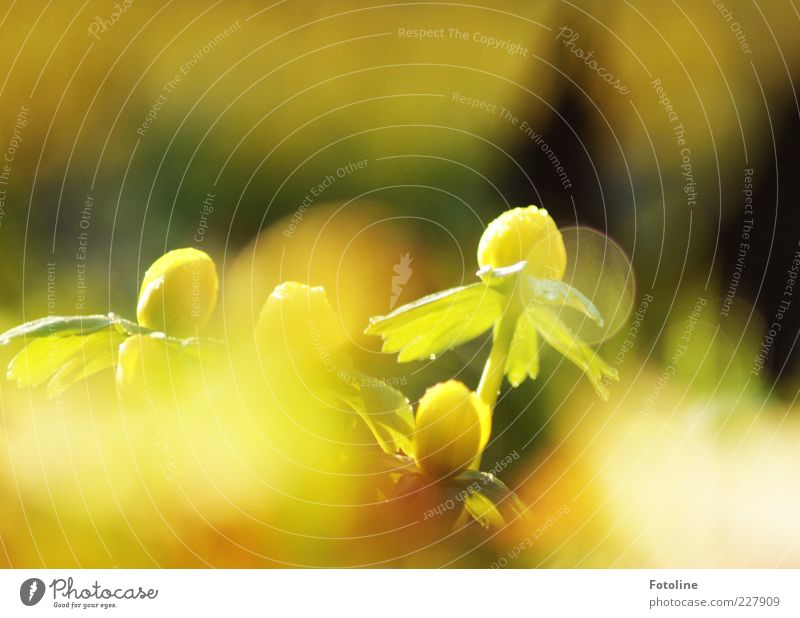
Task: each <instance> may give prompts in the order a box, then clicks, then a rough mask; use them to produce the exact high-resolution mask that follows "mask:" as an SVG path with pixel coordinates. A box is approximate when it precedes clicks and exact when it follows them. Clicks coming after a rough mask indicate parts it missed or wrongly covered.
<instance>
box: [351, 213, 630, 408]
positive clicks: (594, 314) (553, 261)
mask: <svg viewBox="0 0 800 618" xmlns="http://www.w3.org/2000/svg"><path fill="white" fill-rule="evenodd" d="M478 262H479V264H480V266H481V269H480V270H479V271H478V273H477V275H478V276H479V277H480V278H481V282H480V283H473V284H470V285H465V286H461V287H457V288H451V289H449V290H444V291H442V292H436V293H434V294H429V295H428V296H425V297H423V298H421V299H419V300H417V301H414V302H411V303H408V304H406V305H403V306H402V307H400V308H398V309H395V310H394V311H392V313H390V314H389V315H385V316H376V317H373V318H370V324H369V326H368V327H367V329H366V331H365V332H366V333H367V334H370V335H380V336H381V337H383V348H382V349H383V351H384V352H398V353H399V354H398V360H399V361H400V362H407V361H414V360H422V359H427V358H432V357H435V356H436V355H437V354H440V353H441V352H443V351H445V350H449V349H451V348H454V347H456V346H458V345H461V344H462V343H465V342H467V341H469V340H471V339H474V338H476V337H478V336H479V335H481V334H482V333H484V332H486V331H487V330H489V329H492V349H491V352H490V355H489V358H488V360H487V363H486V366H485V368H484V373H483V376H482V377H481V383H480V385H479V386H478V393H479V395H480V396H481V398H482V399H483V400H484V401H486V402H487V403H489V404H490V406H491V407H494V404H495V403H496V400H497V395H498V393H499V391H500V387H501V385H502V381H503V376H504V375H507V376H508V379H509V382H510V383H511V385H512V386H519V385H520V384H522V382H523V381H524V380H525V379H526V378H528V377H530V378H532V379H535V378H536V376H537V375H538V372H539V348H540V345H539V337H541V338H542V339H543V340H544V341H545V342H547V343H548V344H549V345H550V346H552V347H553V348H555V349H556V350H557V351H558V352H560V353H561V354H562V355H564V356H565V357H566V358H567V359H569V360H570V361H571V362H573V363H575V364H576V365H577V366H578V367H580V368H581V369H582V370H583V371H584V372H585V373H586V375H587V376H588V377H589V379H590V380H591V382H592V386H594V388H595V390H596V391H597V393H598V394H599V395H600V397H602V398H603V399H608V396H609V392H608V387H607V385H606V382H607V381H609V380H617V379H618V376H617V371H616V369H614V368H613V367H611V366H610V365H608V363H606V362H605V361H604V360H603V359H602V358H600V356H598V355H597V354H596V353H595V351H594V350H592V349H591V348H590V347H589V345H588V344H587V343H586V342H584V341H583V340H582V339H581V338H580V337H579V336H578V335H577V333H575V332H573V331H572V330H571V329H570V328H569V327H568V326H567V324H565V323H564V322H563V321H562V320H561V318H560V313H561V310H562V309H567V308H568V309H570V310H576V311H579V312H581V313H583V314H584V315H585V316H586V317H588V318H589V319H591V320H592V321H593V322H595V323H596V324H597V325H598V326H599V327H602V326H603V324H604V320H603V316H602V315H601V314H600V311H599V310H598V309H597V307H596V306H595V305H594V304H593V303H592V302H591V301H590V300H589V299H588V298H587V297H586V296H584V295H583V294H582V293H581V292H580V291H579V290H576V289H575V288H573V287H572V286H570V285H569V284H568V283H565V282H563V281H561V278H562V277H563V276H564V272H565V270H566V264H567V252H566V248H565V246H564V240H563V238H562V236H561V232H559V230H558V228H557V227H556V224H555V222H554V221H553V219H552V217H550V215H549V214H547V211H546V210H544V209H543V208H537V207H536V206H527V207H524V208H514V209H512V210H509V211H506V212H504V213H503V214H501V215H500V216H499V217H497V219H495V220H494V221H492V222H491V223H489V225H488V226H487V228H486V230H485V231H484V233H483V236H481V240H480V243H479V246H478Z"/></svg>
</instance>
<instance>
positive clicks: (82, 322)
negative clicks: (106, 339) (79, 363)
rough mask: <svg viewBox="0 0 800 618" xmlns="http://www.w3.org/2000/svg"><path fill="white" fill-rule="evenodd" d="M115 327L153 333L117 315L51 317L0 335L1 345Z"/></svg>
mask: <svg viewBox="0 0 800 618" xmlns="http://www.w3.org/2000/svg"><path fill="white" fill-rule="evenodd" d="M111 326H114V327H116V328H117V330H119V331H120V332H122V333H126V334H128V335H139V334H145V333H149V332H151V331H150V329H147V328H143V327H141V326H139V325H138V324H136V323H135V322H131V321H130V320H126V319H125V318H122V317H120V316H118V315H116V314H115V313H109V314H107V315H70V316H59V315H51V316H48V317H46V318H39V319H38V320H33V321H31V322H25V324H20V325H19V326H15V327H14V328H11V329H9V330H7V331H6V332H4V333H3V334H2V335H0V345H5V344H7V343H9V342H10V341H12V340H14V339H20V338H37V337H69V336H72V335H83V336H85V335H91V334H92V333H96V332H98V331H101V330H103V329H105V328H109V327H111Z"/></svg>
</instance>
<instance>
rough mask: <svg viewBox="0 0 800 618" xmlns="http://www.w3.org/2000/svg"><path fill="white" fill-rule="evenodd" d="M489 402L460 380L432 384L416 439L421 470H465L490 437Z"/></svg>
mask: <svg viewBox="0 0 800 618" xmlns="http://www.w3.org/2000/svg"><path fill="white" fill-rule="evenodd" d="M490 432H491V411H490V410H489V406H488V405H487V404H486V403H485V402H484V401H483V400H482V399H481V398H480V397H478V396H477V395H476V394H475V393H473V392H472V391H471V390H469V389H468V388H467V387H466V386H464V385H463V384H462V383H461V382H457V381H455V380H450V381H449V382H443V383H441V384H437V385H436V386H432V387H431V388H429V389H428V390H427V391H426V392H425V395H424V396H423V397H422V399H420V401H419V407H418V408H417V417H416V424H415V427H414V443H415V444H416V454H415V460H416V462H417V465H418V466H419V468H420V470H422V471H423V472H424V473H425V474H428V475H429V476H433V477H447V476H452V475H454V474H458V473H459V472H463V471H464V470H466V469H467V468H468V467H469V466H470V464H471V463H472V462H473V461H474V460H475V458H476V457H477V456H478V454H479V453H480V452H481V451H482V450H483V448H484V447H485V446H486V443H487V442H488V441H489V434H490Z"/></svg>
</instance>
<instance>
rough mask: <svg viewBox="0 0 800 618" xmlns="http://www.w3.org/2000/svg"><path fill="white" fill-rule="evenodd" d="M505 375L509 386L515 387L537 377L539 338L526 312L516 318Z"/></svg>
mask: <svg viewBox="0 0 800 618" xmlns="http://www.w3.org/2000/svg"><path fill="white" fill-rule="evenodd" d="M505 373H506V375H507V376H508V381H509V383H510V384H511V386H514V387H517V386H519V385H520V384H522V383H523V382H524V381H525V378H527V377H529V376H530V378H531V379H532V380H535V379H536V376H537V375H539V336H538V335H537V333H536V324H535V323H534V322H533V319H532V318H531V315H530V314H529V313H528V312H523V313H522V314H521V315H520V316H519V318H517V323H516V326H515V327H514V336H513V337H512V339H511V345H510V347H509V350H508V356H507V357H506V366H505Z"/></svg>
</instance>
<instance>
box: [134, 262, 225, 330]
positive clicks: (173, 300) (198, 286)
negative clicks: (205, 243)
mask: <svg viewBox="0 0 800 618" xmlns="http://www.w3.org/2000/svg"><path fill="white" fill-rule="evenodd" d="M218 288H219V280H218V278H217V269H216V266H214V260H212V259H211V258H210V257H209V256H208V254H207V253H205V252H203V251H200V250H198V249H193V248H191V247H188V248H185V249H175V250H174V251H170V252H169V253H166V254H164V255H162V256H161V257H160V258H158V259H157V260H156V261H155V262H153V265H152V266H150V268H148V269H147V272H146V273H145V274H144V280H143V281H142V288H141V290H140V291H139V302H138V304H137V305H136V319H137V320H138V322H139V324H140V325H141V326H144V327H145V328H149V329H150V330H155V331H160V332H163V333H166V334H168V335H170V336H171V337H191V336H193V335H196V334H197V332H198V331H199V329H201V328H202V327H203V326H205V325H206V322H208V320H209V318H210V317H211V314H212V313H214V307H215V306H216V304H217V291H218Z"/></svg>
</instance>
